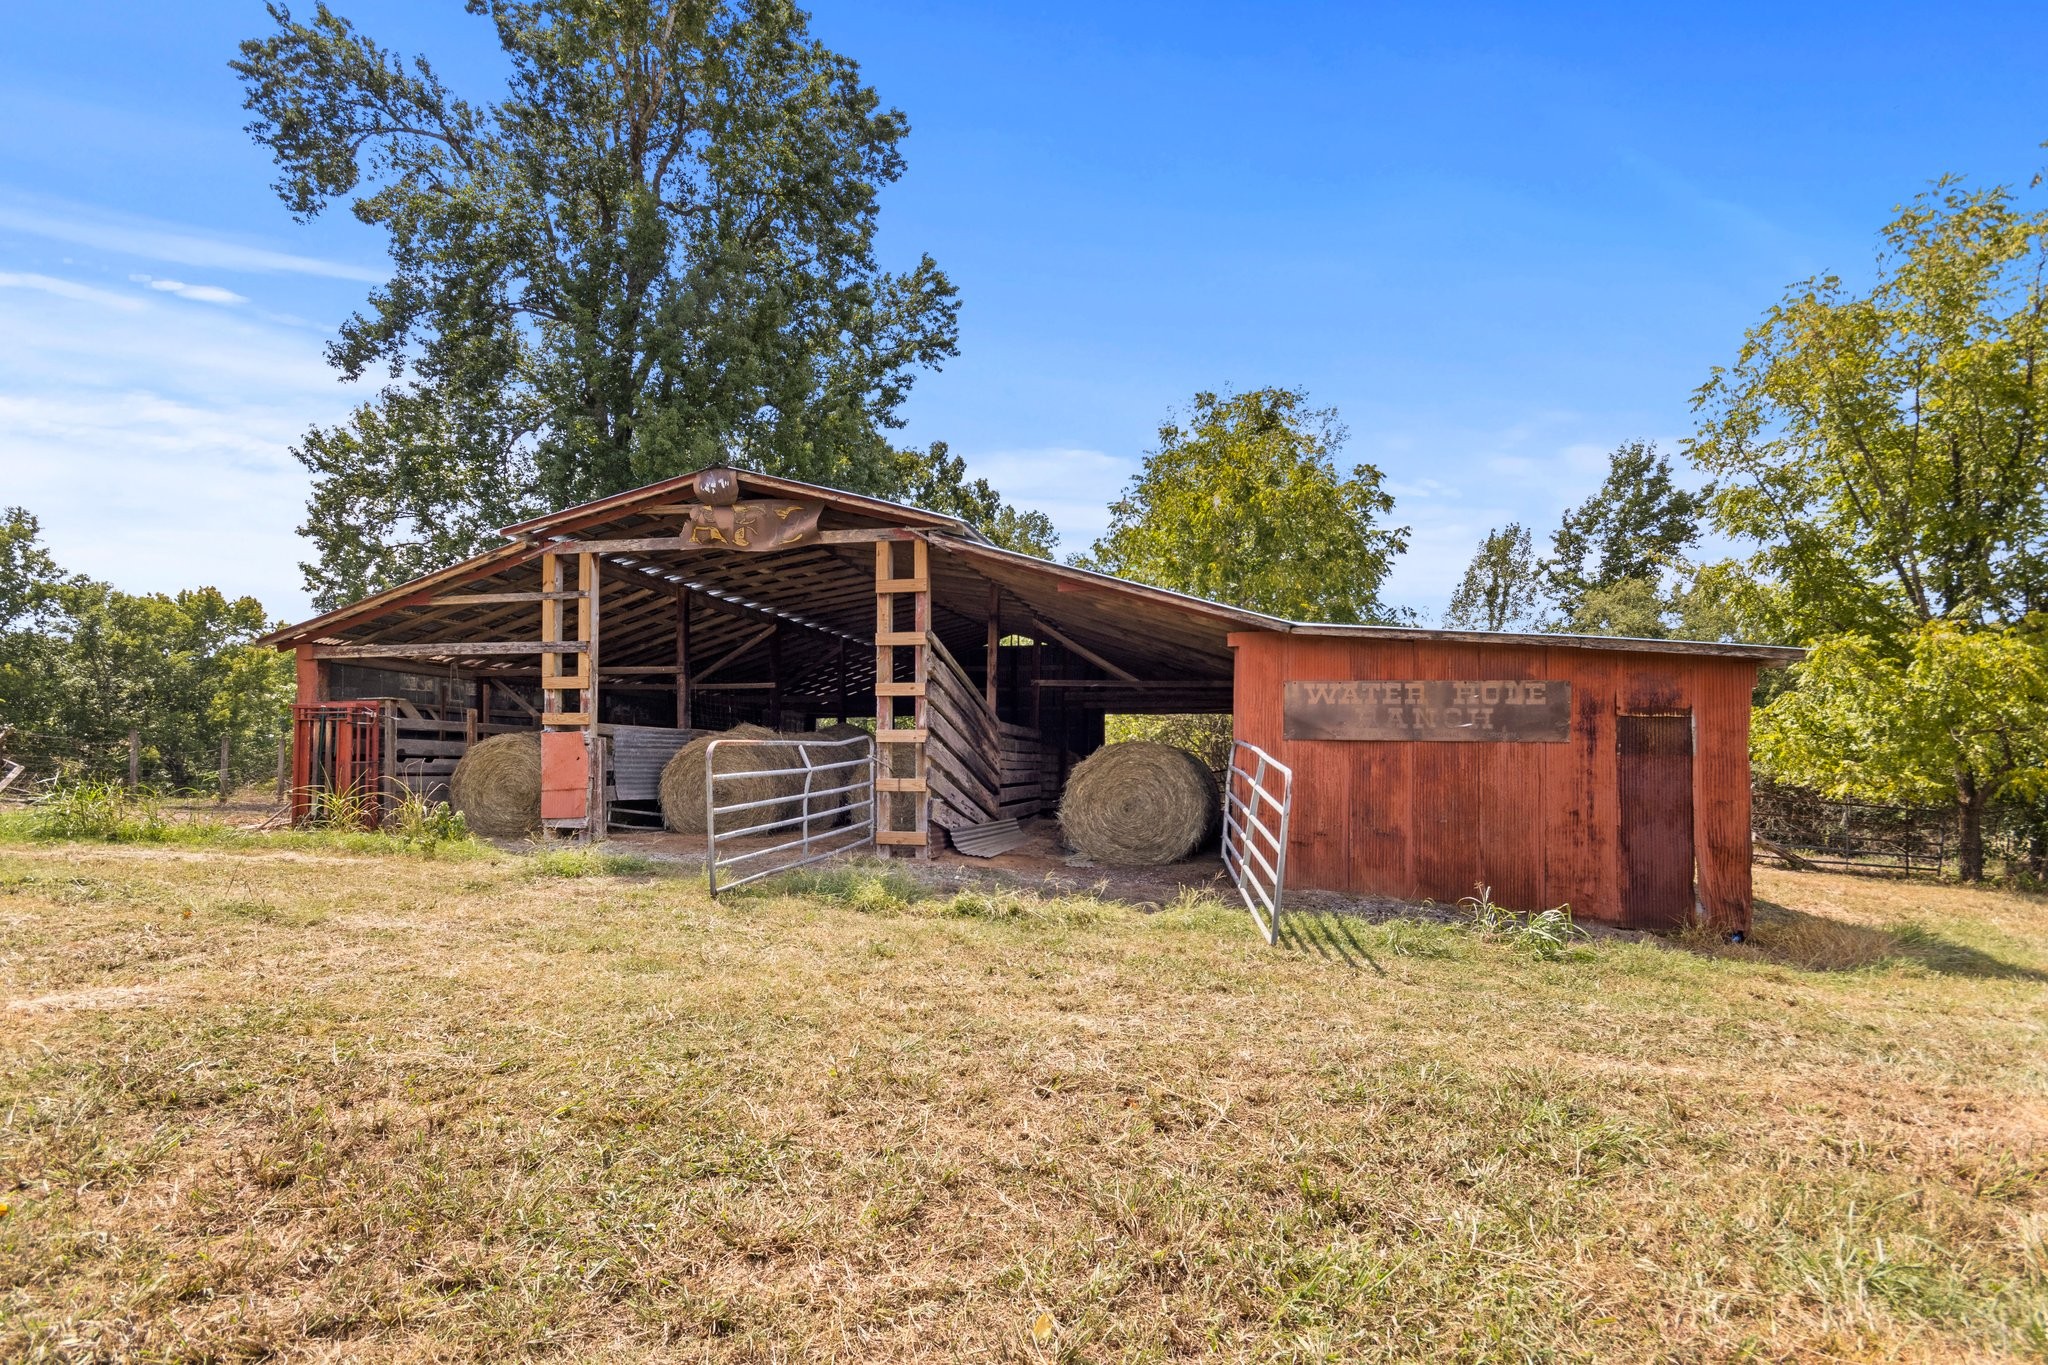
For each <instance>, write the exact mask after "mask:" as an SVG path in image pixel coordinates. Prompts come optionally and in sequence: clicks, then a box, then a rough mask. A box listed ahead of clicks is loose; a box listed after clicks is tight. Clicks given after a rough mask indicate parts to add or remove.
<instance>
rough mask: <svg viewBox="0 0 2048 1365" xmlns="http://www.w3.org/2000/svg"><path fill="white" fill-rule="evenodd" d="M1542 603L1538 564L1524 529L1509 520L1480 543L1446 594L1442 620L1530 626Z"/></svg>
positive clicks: (1455, 624) (1468, 625)
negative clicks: (1447, 603) (1447, 605)
mask: <svg viewBox="0 0 2048 1365" xmlns="http://www.w3.org/2000/svg"><path fill="white" fill-rule="evenodd" d="M1542 604H1543V579H1542V574H1541V566H1540V565H1539V564H1538V563H1537V561H1536V551H1535V548H1534V546H1533V544H1532V542H1531V540H1530V537H1529V529H1528V528H1527V527H1526V526H1523V525H1522V524H1521V523H1520V522H1518V521H1511V522H1509V523H1508V524H1507V525H1506V526H1503V527H1501V528H1500V529H1499V530H1496V531H1488V532H1487V533H1486V539H1485V540H1483V541H1481V542H1480V544H1479V549H1478V551H1477V552H1476V553H1475V554H1474V555H1473V556H1472V562H1471V563H1470V564H1468V565H1467V566H1466V567H1465V577H1464V578H1463V579H1462V580H1461V581H1460V582H1459V584H1458V588H1457V591H1455V592H1453V593H1452V594H1451V605H1450V609H1449V610H1448V611H1446V612H1445V613H1444V624H1445V625H1446V626H1449V627H1451V628H1453V629H1455V630H1511V629H1515V628H1518V627H1519V628H1525V629H1535V628H1536V625H1537V618H1538V616H1539V615H1540V614H1541V608H1542Z"/></svg>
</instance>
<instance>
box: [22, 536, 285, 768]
mask: <svg viewBox="0 0 2048 1365" xmlns="http://www.w3.org/2000/svg"><path fill="white" fill-rule="evenodd" d="M267 628H268V623H267V622H266V620H265V618H264V614H263V608H262V607H261V606H260V605H259V604H258V603H257V602H256V601H255V599H253V598H248V597H241V598H233V599H230V598H228V597H227V596H225V595H224V594H222V593H221V592H220V591H218V590H217V589H214V588H199V589H195V590H192V591H187V592H180V593H176V594H165V593H147V594H136V593H126V592H122V591H120V590H119V589H116V588H113V587H110V586H108V585H107V584H105V583H100V582H96V581H94V580H92V579H90V578H86V577H84V576H82V575H75V574H66V573H64V572H63V571H62V570H61V569H60V568H59V567H58V566H57V564H56V562H55V560H54V559H53V558H52V557H51V556H50V553H49V551H48V550H47V549H46V548H45V547H44V546H43V544H42V539H41V528H40V527H39V526H38V524H37V522H36V519H35V518H34V517H33V516H31V515H30V514H29V513H28V512H26V511H24V510H22V509H20V508H10V509H8V510H7V511H6V513H5V514H4V516H0V726H4V727H8V728H11V729H13V730H14V731H15V733H16V738H15V739H14V740H13V741H12V744H13V746H14V747H15V748H17V749H18V750H19V751H21V752H23V753H25V754H28V755H31V756H37V757H41V758H43V759H46V760H61V761H62V762H63V763H64V764H65V765H66V766H67V767H70V768H72V769H73V770H74V771H79V772H84V773H87V774H92V775H98V776H114V775H117V774H119V773H120V772H122V771H123V770H124V769H125V768H126V754H127V737H128V732H129V731H130V730H134V731H137V732H139V734H140V736H141V740H142V745H143V750H144V754H145V765H146V769H147V771H148V773H149V775H150V776H151V777H153V778H156V779H158V780H162V781H164V782H167V783H168V784H169V785H171V786H173V787H177V788H189V787H204V786H210V785H211V784H212V781H213V778H214V774H215V773H216V771H217V764H218V762H219V754H220V742H221V740H222V739H223V738H226V739H227V740H228V743H229V755H230V760H231V763H232V764H233V765H234V768H235V771H236V772H237V773H238V774H240V775H243V776H247V775H250V774H253V773H258V772H267V771H268V770H269V768H270V764H271V760H272V756H273V755H274V754H275V752H276V748H275V746H276V743H277V737H278V736H279V735H280V734H281V733H282V732H283V727H284V722H285V718H286V714H287V710H288V707H289V705H290V701H291V691H292V663H291V660H290V658H289V657H287V656H285V655H283V654H280V653H278V652H277V651H276V650H274V649H264V648H259V647H258V646H256V645H254V644H252V643H250V642H251V641H252V640H253V639H254V638H255V637H256V636H257V635H259V634H261V633H262V632H263V631H264V630H265V629H267ZM39 775H40V774H39Z"/></svg>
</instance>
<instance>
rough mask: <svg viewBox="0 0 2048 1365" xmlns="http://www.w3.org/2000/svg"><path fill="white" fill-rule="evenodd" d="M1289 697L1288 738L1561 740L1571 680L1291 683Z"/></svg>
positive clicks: (1566, 729)
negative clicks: (1569, 681)
mask: <svg viewBox="0 0 2048 1365" xmlns="http://www.w3.org/2000/svg"><path fill="white" fill-rule="evenodd" d="M1284 701H1285V705H1284V708H1283V715H1282V720H1283V722H1284V726H1285V729H1284V733H1285V735H1286V737H1287V738H1288V739H1392V740H1440V741H1453V742H1457V741H1463V742H1466V743H1487V742H1494V743H1524V744H1527V743H1542V744H1556V743H1561V742H1562V741H1564V740H1565V739H1567V738H1569V737H1570V734H1571V715H1572V685H1571V684H1570V683H1568V682H1549V681H1537V680H1532V679H1523V678H1497V679H1484V680H1480V681H1474V682H1459V681H1450V680H1445V679H1441V678H1432V679H1425V680H1420V681H1394V680H1382V679H1377V678H1375V679H1372V680H1370V681H1365V682H1290V683H1288V684H1287V685H1286V695H1285V698H1284Z"/></svg>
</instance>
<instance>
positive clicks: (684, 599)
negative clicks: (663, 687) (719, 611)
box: [676, 587, 690, 730]
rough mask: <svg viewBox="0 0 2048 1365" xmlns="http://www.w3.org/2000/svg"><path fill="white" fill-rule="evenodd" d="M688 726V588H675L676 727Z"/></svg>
mask: <svg viewBox="0 0 2048 1365" xmlns="http://www.w3.org/2000/svg"><path fill="white" fill-rule="evenodd" d="M689 728H690V590H689V589H688V588H683V587H678V588H677V589H676V729H678V730H687V729H689Z"/></svg>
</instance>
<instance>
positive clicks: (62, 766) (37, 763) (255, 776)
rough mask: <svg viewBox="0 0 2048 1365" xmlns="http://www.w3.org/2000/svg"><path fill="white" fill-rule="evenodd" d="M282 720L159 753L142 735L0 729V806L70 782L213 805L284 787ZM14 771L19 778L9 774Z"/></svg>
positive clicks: (157, 745)
mask: <svg viewBox="0 0 2048 1365" xmlns="http://www.w3.org/2000/svg"><path fill="white" fill-rule="evenodd" d="M284 736H285V730H284V727H283V723H282V720H280V723H279V725H278V727H277V729H276V731H275V732H274V733H270V732H265V731H258V732H257V733H255V734H244V735H237V736H232V737H230V740H229V742H228V744H227V745H226V747H225V750H223V748H222V746H221V744H220V742H219V740H218V739H217V738H216V739H212V740H207V739H203V738H202V739H200V740H197V741H195V742H188V743H186V744H185V745H183V746H182V747H181V748H179V749H175V750H171V751H168V752H167V751H166V748H165V747H164V746H163V745H162V744H160V743H158V742H155V741H152V740H151V739H150V738H149V737H148V736H146V735H145V734H144V733H143V732H141V731H139V730H138V731H135V732H133V734H132V735H124V736H121V737H118V738H114V739H106V738H98V737H94V738H82V737H80V736H77V735H59V734H49V733H46V732H42V731H36V730H23V729H19V728H16V727H13V726H9V725H6V724H4V723H0V778H6V777H7V775H8V774H9V773H10V772H12V773H13V776H12V779H11V780H8V781H7V784H6V786H5V787H4V788H0V801H17V802H18V801H30V800H34V799H35V798H36V797H38V796H41V795H43V794H45V793H47V792H49V791H50V790H51V789H52V788H54V787H57V786H60V785H63V784H65V783H69V782H83V781H115V782H123V783H126V784H128V785H131V786H136V787H146V788H149V789H150V790H152V791H156V792H160V793H166V794H169V795H174V796H188V797H214V796H218V795H219V794H220V793H221V792H222V791H223V790H225V791H228V792H234V791H237V790H240V789H242V788H244V787H247V786H250V785H252V784H259V783H260V784H275V783H279V782H281V781H284V780H288V775H283V774H284V767H283V765H284V763H285V761H286V758H287V757H288V755H287V754H286V751H285V749H284ZM17 765H18V771H16V768H17Z"/></svg>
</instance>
